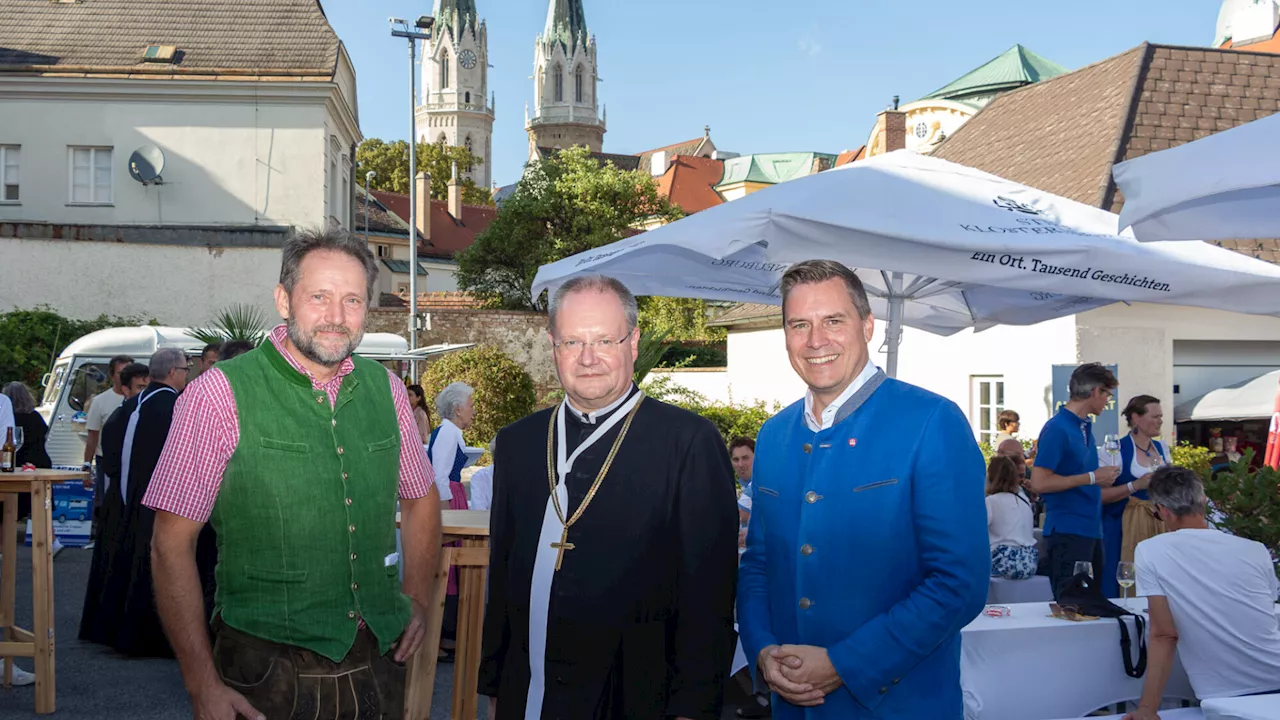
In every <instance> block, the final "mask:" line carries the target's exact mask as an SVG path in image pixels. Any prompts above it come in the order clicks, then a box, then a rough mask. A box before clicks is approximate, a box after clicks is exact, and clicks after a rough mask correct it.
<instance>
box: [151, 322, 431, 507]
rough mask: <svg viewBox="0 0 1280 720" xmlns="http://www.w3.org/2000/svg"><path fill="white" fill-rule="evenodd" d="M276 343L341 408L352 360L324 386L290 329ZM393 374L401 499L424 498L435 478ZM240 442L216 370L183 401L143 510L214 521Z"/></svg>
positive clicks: (227, 390)
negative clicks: (293, 344)
mask: <svg viewBox="0 0 1280 720" xmlns="http://www.w3.org/2000/svg"><path fill="white" fill-rule="evenodd" d="M270 338H271V343H272V344H273V345H275V346H276V349H277V350H279V351H280V354H281V355H283V356H284V358H285V360H287V361H289V364H290V365H291V366H292V367H293V369H294V370H297V371H298V372H300V373H303V374H304V375H306V376H307V377H309V378H311V386H312V387H314V388H315V389H317V390H324V391H325V393H327V394H328V395H329V403H330V405H332V404H333V403H335V402H337V399H338V389H339V388H341V387H342V378H344V377H346V376H347V375H348V374H349V373H350V372H351V371H352V370H353V369H354V368H355V364H354V363H353V362H352V361H351V358H347V359H346V360H343V361H342V364H341V365H340V366H339V367H338V374H337V375H335V376H334V377H333V378H332V379H331V380H329V381H328V382H323V383H322V382H320V381H318V380H316V378H315V376H313V375H312V374H311V373H310V372H308V371H307V369H306V368H304V367H303V366H302V365H301V364H300V363H299V362H298V361H297V360H296V359H295V358H294V357H293V356H292V355H290V354H289V351H288V350H286V349H285V345H284V338H285V326H284V325H279V326H277V327H276V328H275V329H273V330H272V331H271V335H270ZM387 374H388V376H389V377H390V380H391V398H392V401H393V403H394V404H395V409H396V420H397V422H398V423H399V425H400V497H402V498H406V499H409V498H419V497H423V496H425V495H426V494H427V493H429V492H431V491H432V489H434V488H435V473H434V471H433V470H432V469H431V463H429V462H427V456H426V453H425V452H424V451H423V449H422V436H421V435H420V434H419V433H418V424H417V423H416V422H415V421H414V419H413V411H412V410H410V408H409V397H408V395H407V394H406V393H405V388H404V383H403V382H401V381H400V379H399V378H397V377H396V376H395V374H394V373H392V372H391V371H390V370H388V371H387ZM239 442H240V421H239V417H238V416H237V414H236V399H235V395H234V394H232V392H231V384H230V383H228V382H227V377H226V376H225V375H223V374H222V372H221V371H220V370H218V368H217V366H214V367H213V368H211V369H210V370H208V371H206V372H205V373H203V374H201V375H200V377H198V378H196V380H195V382H193V383H191V385H190V387H188V388H187V389H186V391H185V392H183V393H182V394H181V395H179V396H178V404H177V405H176V406H175V408H174V411H173V426H172V427H171V429H170V430H169V438H168V440H166V441H165V444H164V451H163V452H161V454H160V461H159V463H158V464H157V465H156V469H155V472H154V473H153V474H152V475H151V484H150V485H149V486H148V487H147V493H146V495H145V496H144V497H143V498H142V504H143V505H146V506H147V507H149V508H151V509H153V510H165V511H167V512H171V513H173V514H175V515H181V516H182V517H185V518H188V519H190V520H194V521H196V522H206V521H208V519H209V515H210V514H211V513H212V512H213V505H214V502H215V501H216V500H217V498H218V488H219V487H220V486H221V485H222V473H223V471H224V470H226V468H227V462H228V461H230V460H231V455H232V454H233V453H234V452H235V451H236V445H237V443H239Z"/></svg>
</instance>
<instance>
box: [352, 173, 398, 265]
mask: <svg viewBox="0 0 1280 720" xmlns="http://www.w3.org/2000/svg"><path fill="white" fill-rule="evenodd" d="M369 194H370V195H373V193H369ZM367 204H368V208H369V232H376V233H384V234H387V235H404V236H406V237H407V236H408V235H409V223H407V222H405V221H404V220H403V219H401V218H399V217H397V216H396V215H394V214H393V213H392V212H391V211H390V210H388V209H387V207H386V206H385V205H383V204H382V203H380V202H378V198H377V197H376V196H375V197H372V198H370V199H369V202H368V203H367ZM365 205H366V198H365V194H364V187H359V188H356V214H355V218H356V225H355V227H354V228H353V230H355V231H357V232H360V231H363V230H364V227H365V217H364V213H365ZM405 272H408V270H406V271H405Z"/></svg>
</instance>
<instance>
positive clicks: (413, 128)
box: [387, 15, 436, 381]
mask: <svg viewBox="0 0 1280 720" xmlns="http://www.w3.org/2000/svg"><path fill="white" fill-rule="evenodd" d="M435 22H436V21H435V18H433V17H431V16H430V15H423V16H422V17H419V18H418V20H417V22H415V23H414V27H416V28H417V29H419V30H421V31H422V32H415V31H414V30H412V29H410V27H409V23H407V22H405V21H404V20H401V19H400V18H396V17H392V18H387V23H388V24H390V25H391V35H392V37H402V38H406V39H407V40H408V41H409V349H410V350H412V349H414V348H416V347H418V216H417V212H418V203H417V188H416V187H415V186H416V185H417V183H416V182H415V180H414V178H415V177H416V171H417V167H418V156H417V144H418V138H417V131H418V128H417V124H416V122H415V120H414V104H415V102H416V101H417V86H416V84H415V82H414V80H415V78H414V64H415V61H416V60H417V52H418V46H417V41H418V40H423V41H426V40H430V39H431V26H432V25H434V24H435ZM397 25H398V26H400V28H401V29H399V30H397V29H396V26H397ZM428 207H429V206H428ZM409 376H410V377H412V378H414V379H415V381H416V380H417V377H418V361H417V360H410V361H409Z"/></svg>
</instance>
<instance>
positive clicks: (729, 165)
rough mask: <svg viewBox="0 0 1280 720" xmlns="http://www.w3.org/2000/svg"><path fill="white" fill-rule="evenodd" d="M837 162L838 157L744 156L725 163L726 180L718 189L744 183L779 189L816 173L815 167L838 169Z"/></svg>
mask: <svg viewBox="0 0 1280 720" xmlns="http://www.w3.org/2000/svg"><path fill="white" fill-rule="evenodd" d="M835 161H836V156H835V155H830V154H827V153H813V152H791V153H767V154H763V155H743V156H742V157H736V158H730V159H728V160H725V161H724V176H723V177H722V178H721V179H720V183H719V185H717V186H716V187H720V186H723V185H732V184H734V183H740V182H758V183H768V184H770V185H776V184H778V183H781V182H786V181H788V180H794V179H796V178H798V177H804V176H806V175H812V174H813V173H814V171H815V169H814V165H815V163H816V164H817V165H818V166H819V168H820V169H823V170H825V169H827V168H830V167H831V166H832V165H834V164H835Z"/></svg>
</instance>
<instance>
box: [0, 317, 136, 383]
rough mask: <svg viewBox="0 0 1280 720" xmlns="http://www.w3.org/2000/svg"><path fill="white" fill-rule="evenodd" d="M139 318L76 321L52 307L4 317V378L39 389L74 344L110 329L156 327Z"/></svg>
mask: <svg viewBox="0 0 1280 720" xmlns="http://www.w3.org/2000/svg"><path fill="white" fill-rule="evenodd" d="M155 322H156V321H155V320H150V321H148V320H146V319H143V318H139V317H116V316H109V315H99V316H98V317H96V318H94V319H93V320H72V319H70V318H65V317H63V316H61V315H59V314H58V313H57V312H55V311H54V310H53V308H51V307H49V306H48V305H40V306H37V307H36V308H34V309H32V310H18V309H17V308H15V309H14V310H13V312H8V313H0V378H3V379H4V380H5V381H6V382H7V381H9V380H20V381H22V382H24V383H26V384H27V386H28V387H32V388H36V387H39V383H40V378H41V377H42V376H43V375H44V374H45V373H46V372H48V371H49V369H50V367H52V365H53V361H54V360H56V359H57V357H58V355H59V354H61V353H62V351H63V350H64V349H65V348H66V347H67V346H68V345H70V344H71V342H72V341H73V340H76V339H78V338H81V337H83V336H85V335H88V334H89V333H91V332H95V331H97V330H102V329H104V328H110V327H134V326H138V325H146V324H151V325H154V324H155Z"/></svg>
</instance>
